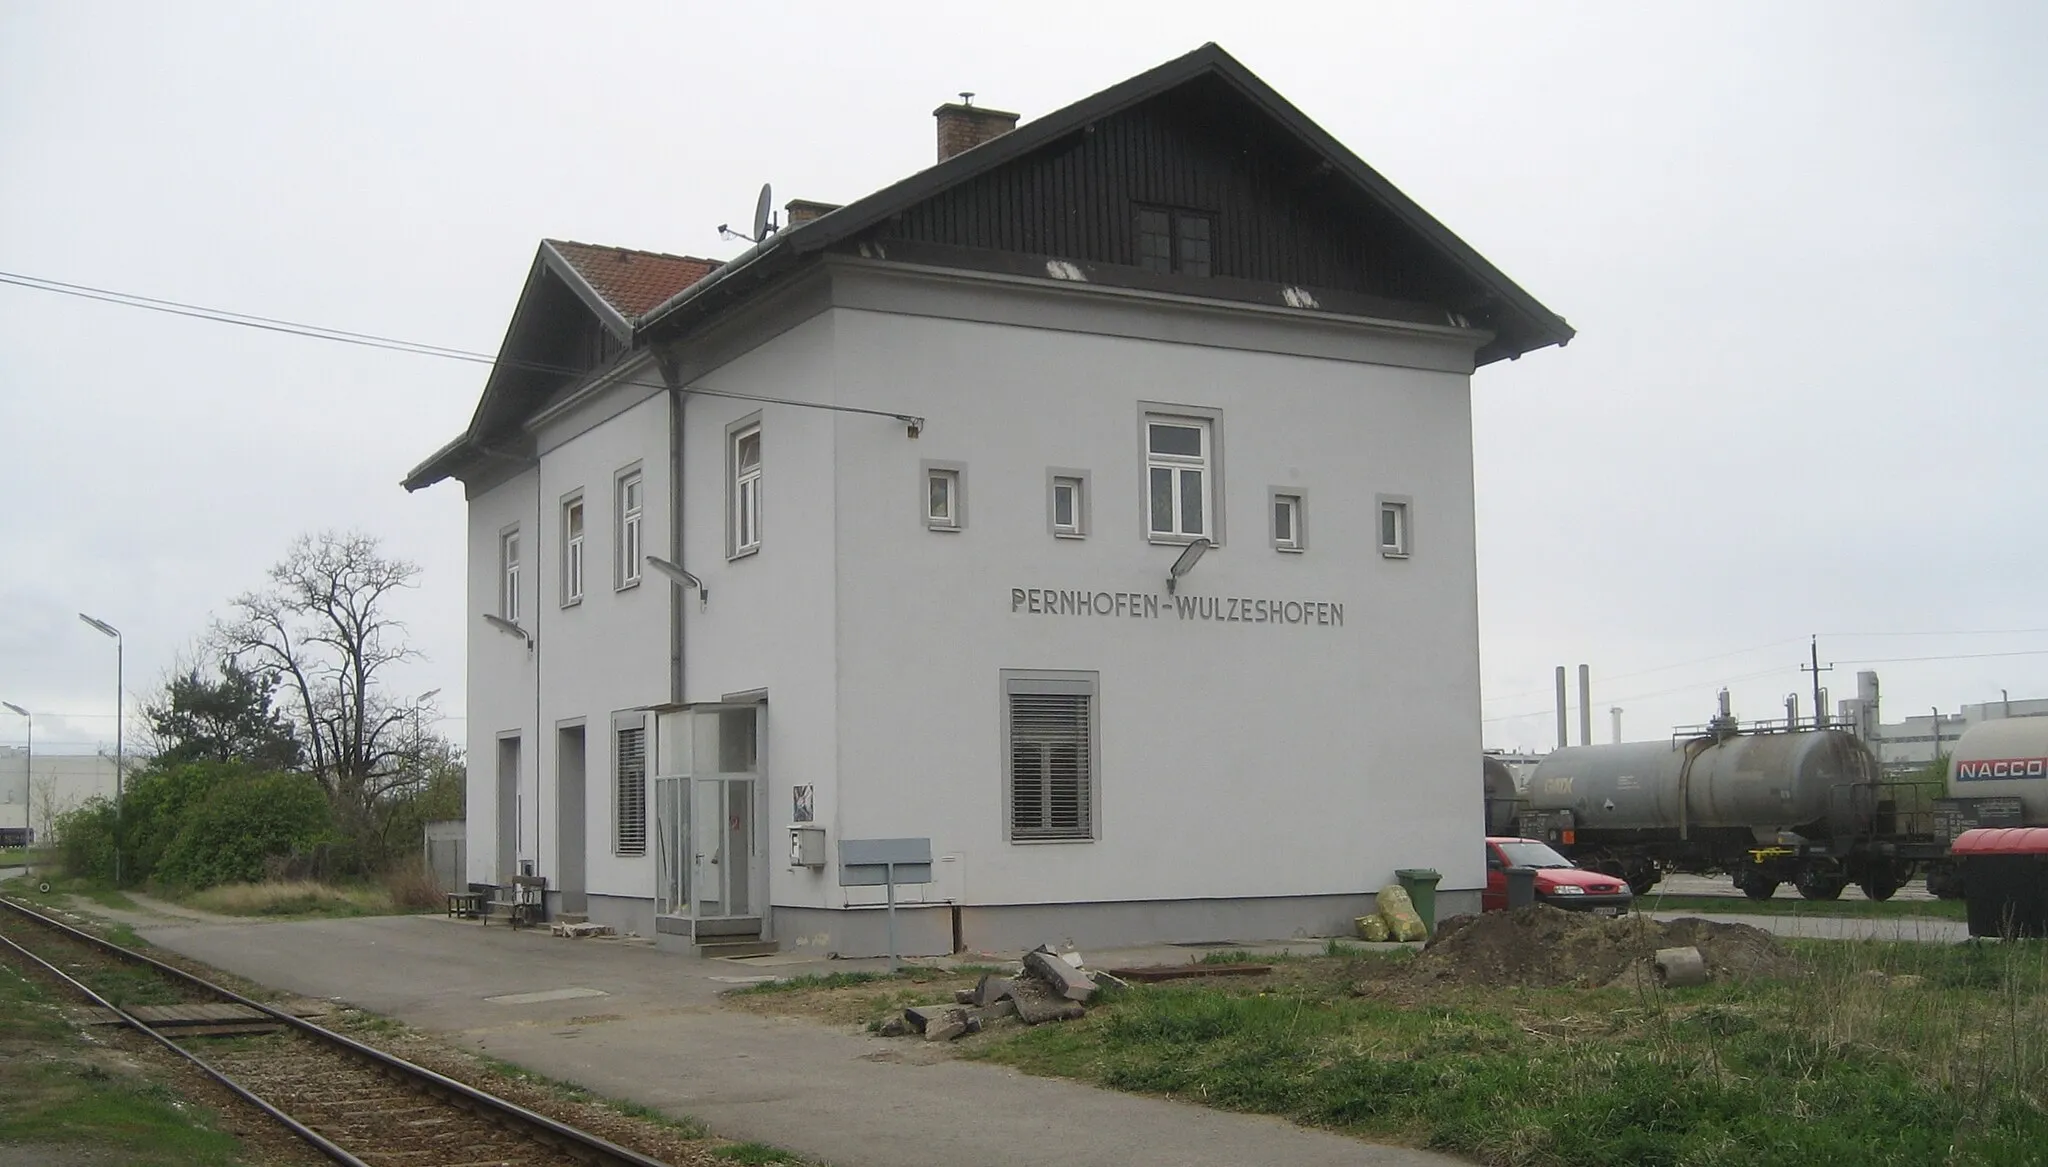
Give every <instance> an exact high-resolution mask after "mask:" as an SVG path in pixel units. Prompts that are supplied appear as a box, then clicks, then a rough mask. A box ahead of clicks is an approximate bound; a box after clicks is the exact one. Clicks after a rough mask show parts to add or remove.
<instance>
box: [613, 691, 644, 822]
mask: <svg viewBox="0 0 2048 1167" xmlns="http://www.w3.org/2000/svg"><path fill="white" fill-rule="evenodd" d="M612 739H613V742H614V750H615V755H616V756H615V758H614V765H613V774H614V775H615V781H616V782H617V783H618V788H617V793H616V802H617V806H616V811H617V813H616V815H615V816H614V819H613V826H612V831H613V836H612V849H613V851H615V852H616V853H618V854H620V855H645V854H647V726H646V725H645V724H644V723H642V724H640V725H633V726H614V727H613V730H612Z"/></svg>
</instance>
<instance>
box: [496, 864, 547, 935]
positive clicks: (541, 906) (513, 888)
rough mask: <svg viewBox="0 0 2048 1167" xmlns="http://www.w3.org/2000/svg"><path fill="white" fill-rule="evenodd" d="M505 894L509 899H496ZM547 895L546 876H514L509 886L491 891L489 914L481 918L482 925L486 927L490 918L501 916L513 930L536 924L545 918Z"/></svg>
mask: <svg viewBox="0 0 2048 1167" xmlns="http://www.w3.org/2000/svg"><path fill="white" fill-rule="evenodd" d="M506 893H510V897H509V898H506V899H500V898H498V897H499V896H500V895H504V894H506ZM547 893H548V878H547V876H545V875H515V876H513V877H512V882H511V883H510V884H507V885H503V886H500V887H498V888H496V889H494V890H493V892H492V898H491V900H490V913H489V915H486V916H484V917H483V920H484V923H485V924H486V925H488V924H489V923H490V920H491V916H498V915H502V916H504V917H505V921H506V923H508V924H510V925H512V927H514V928H521V927H530V926H532V925H534V924H537V923H539V922H541V921H542V920H545V919H546V918H547V911H548V905H547Z"/></svg>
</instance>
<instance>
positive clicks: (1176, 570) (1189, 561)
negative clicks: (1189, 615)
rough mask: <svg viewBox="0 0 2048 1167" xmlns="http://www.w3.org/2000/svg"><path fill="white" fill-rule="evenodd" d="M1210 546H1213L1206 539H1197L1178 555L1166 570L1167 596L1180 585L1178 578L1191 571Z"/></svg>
mask: <svg viewBox="0 0 2048 1167" xmlns="http://www.w3.org/2000/svg"><path fill="white" fill-rule="evenodd" d="M1212 546H1214V544H1212V543H1210V542H1209V540H1207V539H1197V540H1195V541H1194V542H1192V543H1190V544H1188V545H1187V548H1186V550H1184V551H1182V552H1181V553H1180V558H1179V559H1176V560H1174V561H1173V566H1172V567H1169V568H1167V569H1166V594H1167V595H1169V596H1170V595H1172V594H1173V593H1174V589H1175V587H1176V586H1178V585H1179V583H1180V577H1181V576H1184V575H1186V574H1187V573H1189V572H1191V571H1193V570H1194V569H1195V564H1197V563H1200V562H1201V561H1202V553H1203V552H1205V551H1207V550H1209V548H1210V547H1212Z"/></svg>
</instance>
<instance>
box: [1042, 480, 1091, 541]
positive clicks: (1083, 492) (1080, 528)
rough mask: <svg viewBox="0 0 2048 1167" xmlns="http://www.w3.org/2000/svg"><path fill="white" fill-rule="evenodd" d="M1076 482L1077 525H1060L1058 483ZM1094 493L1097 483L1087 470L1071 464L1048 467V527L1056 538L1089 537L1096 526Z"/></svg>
mask: <svg viewBox="0 0 2048 1167" xmlns="http://www.w3.org/2000/svg"><path fill="white" fill-rule="evenodd" d="M1064 481H1072V482H1073V483H1074V528H1073V529H1072V530H1070V531H1063V530H1061V529H1060V503H1059V486H1060V483H1061V482H1064ZM1094 494H1095V483H1094V482H1093V481H1092V476H1091V475H1090V474H1089V473H1088V471H1086V470H1080V469H1076V468H1074V467H1071V466H1048V467H1046V468H1045V529H1046V530H1047V531H1048V532H1049V533H1051V535H1052V537H1053V538H1055V539H1086V538H1087V537H1088V535H1089V533H1090V532H1091V531H1093V530H1094V529H1095V523H1094V516H1093V515H1091V514H1090V513H1089V508H1090V502H1089V500H1090V499H1091V498H1092V497H1093V496H1094Z"/></svg>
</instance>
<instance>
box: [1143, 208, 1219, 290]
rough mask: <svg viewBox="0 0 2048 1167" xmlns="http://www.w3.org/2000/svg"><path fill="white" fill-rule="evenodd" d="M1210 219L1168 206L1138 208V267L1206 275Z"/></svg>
mask: <svg viewBox="0 0 2048 1167" xmlns="http://www.w3.org/2000/svg"><path fill="white" fill-rule="evenodd" d="M1209 232H1210V218H1209V216H1207V215H1202V214H1197V213H1195V212H1193V211H1182V210H1175V209H1171V208H1167V207H1140V208H1138V266H1139V267H1142V268H1144V269H1145V270H1146V271H1163V272H1179V273H1180V274H1181V275H1185V276H1206V275H1208V274H1209V270H1210V264H1209V257H1210V252H1209V243H1210V237H1209Z"/></svg>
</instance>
